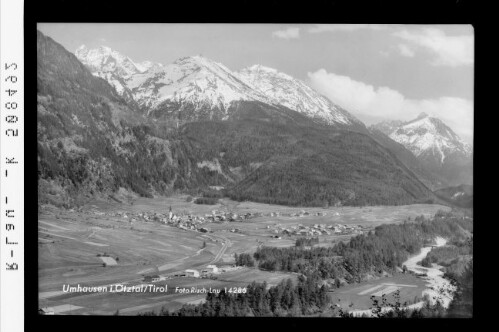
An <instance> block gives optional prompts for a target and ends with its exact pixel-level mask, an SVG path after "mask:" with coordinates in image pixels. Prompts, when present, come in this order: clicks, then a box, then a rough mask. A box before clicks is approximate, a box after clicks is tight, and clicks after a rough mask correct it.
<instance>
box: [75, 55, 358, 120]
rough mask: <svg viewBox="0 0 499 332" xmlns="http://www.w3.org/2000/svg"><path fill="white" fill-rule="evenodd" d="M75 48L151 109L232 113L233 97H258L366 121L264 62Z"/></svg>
mask: <svg viewBox="0 0 499 332" xmlns="http://www.w3.org/2000/svg"><path fill="white" fill-rule="evenodd" d="M75 54H76V56H77V58H78V59H79V60H80V61H81V62H82V63H83V64H84V65H86V66H87V67H88V68H89V69H90V70H91V72H92V73H93V74H94V75H95V76H98V77H101V78H103V79H105V80H106V81H108V82H109V83H110V84H111V85H112V86H113V87H115V89H116V91H117V92H118V93H119V94H120V95H122V96H124V97H126V98H131V99H133V100H134V101H136V102H137V104H138V105H139V106H140V107H141V108H143V109H145V110H146V112H147V113H148V114H149V115H150V114H151V113H153V112H154V113H156V114H157V112H156V111H157V110H160V111H161V110H162V109H165V108H166V109H168V108H169V107H170V105H171V104H174V105H176V107H178V109H180V110H181V109H182V107H184V106H185V105H189V106H188V107H189V108H193V109H194V110H195V111H197V110H203V111H205V110H206V109H211V110H214V109H217V110H222V111H223V112H225V115H224V116H223V117H222V119H227V118H228V116H229V115H228V114H227V110H228V109H229V107H230V106H231V104H232V103H233V102H235V101H258V102H262V103H265V104H268V105H272V106H285V107H287V108H290V109H292V110H295V111H297V112H300V113H303V114H304V115H306V116H308V117H311V118H313V119H316V120H320V121H321V122H325V123H327V124H331V125H332V124H340V125H346V126H350V125H357V126H361V127H364V125H363V123H362V122H360V121H359V120H358V119H356V118H355V117H354V116H352V115H351V114H349V113H348V112H347V111H345V110H343V109H342V108H341V107H339V106H337V105H335V104H334V103H332V102H331V101H330V100H329V99H327V98H326V97H324V96H322V95H320V94H319V93H318V92H316V91H315V90H313V89H312V88H310V87H309V86H307V85H306V84H305V83H304V82H302V81H300V80H297V79H294V78H293V77H291V76H289V75H286V74H284V73H281V72H278V71H277V70H275V69H272V68H268V67H264V66H261V65H255V66H252V67H249V68H246V69H243V70H241V71H240V72H232V71H231V70H230V69H229V68H227V67H226V66H224V65H223V64H221V63H218V62H215V61H212V60H209V59H206V58H204V57H202V56H191V57H184V58H180V59H178V60H176V61H175V62H173V63H171V64H168V65H162V64H158V63H153V62H150V61H144V62H141V63H135V62H133V61H132V60H131V59H130V58H129V57H127V56H124V55H122V54H120V53H119V52H116V51H113V50H111V49H110V48H109V47H105V46H102V47H99V48H97V49H88V48H87V47H85V46H84V45H82V46H81V47H80V48H78V49H77V50H76V52H75ZM223 112H222V113H219V114H222V115H223V114H224V113H223Z"/></svg>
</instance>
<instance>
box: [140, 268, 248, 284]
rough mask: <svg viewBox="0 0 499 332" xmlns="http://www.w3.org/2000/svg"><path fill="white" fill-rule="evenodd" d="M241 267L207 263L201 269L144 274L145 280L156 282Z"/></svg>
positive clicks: (208, 275)
mask: <svg viewBox="0 0 499 332" xmlns="http://www.w3.org/2000/svg"><path fill="white" fill-rule="evenodd" d="M240 268H242V267H241V266H235V265H227V266H222V267H217V266H216V265H207V266H206V267H204V268H203V269H202V270H201V271H199V270H194V269H187V270H185V271H180V272H175V273H171V274H168V275H159V274H151V275H146V276H144V279H143V280H144V281H145V282H158V281H163V280H166V279H170V278H178V277H191V278H208V277H212V276H213V275H216V274H220V273H223V272H229V271H233V270H237V269H240Z"/></svg>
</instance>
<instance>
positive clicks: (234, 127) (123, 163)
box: [37, 33, 434, 206]
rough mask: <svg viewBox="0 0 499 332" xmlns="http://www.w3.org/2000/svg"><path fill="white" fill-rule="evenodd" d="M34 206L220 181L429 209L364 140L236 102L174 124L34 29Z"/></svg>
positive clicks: (418, 189) (392, 161) (280, 193)
mask: <svg viewBox="0 0 499 332" xmlns="http://www.w3.org/2000/svg"><path fill="white" fill-rule="evenodd" d="M37 59H38V110H37V114H38V175H39V179H40V181H39V193H40V195H39V197H40V200H41V202H51V203H53V204H58V205H64V206H70V205H74V204H79V203H81V202H83V201H85V199H88V198H90V197H93V196H95V195H106V196H107V195H110V194H113V193H115V192H116V191H118V190H121V191H128V192H133V193H135V194H138V195H141V196H146V197H152V196H153V195H163V194H170V193H172V192H175V191H184V190H199V189H203V188H206V187H207V186H209V185H218V186H224V187H225V188H226V190H225V193H226V194H227V195H228V196H229V197H231V198H233V199H236V200H252V201H259V202H266V203H274V204H283V205H302V206H328V205H368V204H387V205H388V204H390V205H391V204H409V203H418V202H419V203H421V202H431V201H432V199H433V198H434V196H433V193H432V192H431V191H430V190H429V189H428V188H427V187H426V186H425V185H424V184H423V183H422V182H421V181H419V179H418V178H417V177H416V176H415V175H414V174H413V172H411V171H410V170H409V169H408V168H407V167H406V166H405V165H404V164H403V163H402V162H401V161H400V160H398V159H397V158H396V156H394V155H393V154H392V153H391V152H390V151H389V150H387V149H386V148H385V147H384V146H382V145H380V144H378V143H377V142H376V141H374V140H373V139H372V138H371V137H370V136H369V135H367V134H364V133H359V132H356V131H350V130H345V129H340V128H334V127H331V126H327V125H324V124H319V123H316V122H314V121H313V119H311V118H309V117H307V116H305V115H303V114H301V113H298V112H295V111H292V110H290V109H288V108H286V107H283V106H270V105H268V104H265V103H261V102H257V101H241V102H236V103H233V104H232V106H231V107H232V108H233V109H232V110H231V117H230V118H229V119H227V120H224V121H222V120H203V121H197V122H188V123H186V124H184V125H182V126H180V127H179V128H176V127H173V128H171V127H168V125H167V124H165V123H162V122H153V121H152V120H149V119H147V118H146V117H145V116H144V115H143V113H141V112H140V111H139V110H138V109H137V108H136V106H135V105H134V104H133V103H132V104H130V103H127V102H125V100H124V99H122V98H121V97H120V96H119V95H118V94H117V93H116V91H115V90H114V89H113V88H112V87H111V86H110V85H109V84H108V83H107V82H105V81H104V80H103V79H101V78H98V77H95V76H92V74H91V73H90V72H89V71H88V69H87V68H85V66H83V65H82V64H81V63H80V62H79V61H78V60H77V58H76V57H75V56H74V55H73V54H71V53H69V52H67V51H66V50H65V49H64V48H63V47H62V46H61V45H59V44H57V43H56V42H54V41H53V40H52V39H50V38H48V37H45V36H44V35H43V34H42V33H38V57H37Z"/></svg>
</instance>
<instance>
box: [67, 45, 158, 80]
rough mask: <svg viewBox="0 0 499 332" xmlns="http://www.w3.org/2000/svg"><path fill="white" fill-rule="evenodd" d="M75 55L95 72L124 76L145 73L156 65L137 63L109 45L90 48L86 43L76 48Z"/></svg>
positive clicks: (148, 62)
mask: <svg viewBox="0 0 499 332" xmlns="http://www.w3.org/2000/svg"><path fill="white" fill-rule="evenodd" d="M75 55H76V57H77V58H78V59H79V60H80V61H81V62H82V63H83V64H84V65H86V66H87V67H88V68H89V69H90V70H91V71H92V72H94V73H97V72H101V73H116V74H117V75H119V76H120V77H122V78H127V77H130V76H132V75H134V74H138V73H143V72H145V71H147V70H148V69H149V68H151V67H152V66H153V65H154V63H152V62H150V61H147V62H143V63H141V64H137V63H135V62H134V61H132V59H130V58H129V57H127V56H125V55H123V54H121V53H119V52H117V51H114V50H112V49H111V48H110V47H108V46H99V47H98V48H93V49H88V48H87V47H86V46H85V45H81V46H80V47H78V48H77V49H76V51H75Z"/></svg>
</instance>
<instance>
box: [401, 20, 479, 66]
mask: <svg viewBox="0 0 499 332" xmlns="http://www.w3.org/2000/svg"><path fill="white" fill-rule="evenodd" d="M392 35H393V36H395V37H398V38H401V39H403V40H405V41H406V42H407V43H410V45H411V46H413V47H417V48H419V49H424V50H426V51H428V52H430V53H431V54H433V56H434V60H433V61H432V64H433V65H435V66H451V67H456V66H461V65H472V64H473V63H474V54H473V51H474V37H473V35H458V36H448V35H446V34H445V32H443V31H442V30H440V29H437V28H422V29H418V30H416V31H409V30H407V29H403V30H400V31H396V32H394V33H393V34H392Z"/></svg>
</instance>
